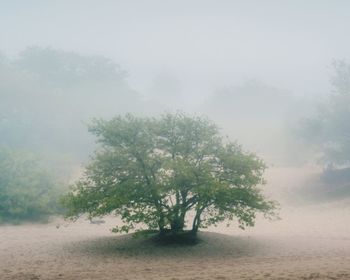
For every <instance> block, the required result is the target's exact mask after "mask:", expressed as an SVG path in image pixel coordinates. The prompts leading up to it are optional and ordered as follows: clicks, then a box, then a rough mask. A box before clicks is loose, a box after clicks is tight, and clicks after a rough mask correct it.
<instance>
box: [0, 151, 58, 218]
mask: <svg viewBox="0 0 350 280" xmlns="http://www.w3.org/2000/svg"><path fill="white" fill-rule="evenodd" d="M61 193H62V192H60V191H59V188H58V184H56V183H55V179H54V177H53V176H51V175H50V174H49V172H48V171H46V170H45V168H44V166H43V165H42V163H41V162H40V161H39V160H38V158H37V157H35V156H34V155H33V154H31V153H27V152H19V151H13V150H10V149H5V148H1V149H0V223H2V222H5V223H6V222H10V223H19V222H21V221H46V220H47V219H48V217H49V216H50V215H52V214H58V213H62V212H60V211H61V210H62V209H61V208H62V207H60V206H59V204H58V198H59V196H60V195H61Z"/></svg>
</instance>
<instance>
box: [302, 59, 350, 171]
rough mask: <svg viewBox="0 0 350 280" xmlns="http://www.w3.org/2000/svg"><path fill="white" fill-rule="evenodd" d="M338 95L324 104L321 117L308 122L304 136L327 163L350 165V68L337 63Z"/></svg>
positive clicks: (334, 79) (333, 95)
mask: <svg viewBox="0 0 350 280" xmlns="http://www.w3.org/2000/svg"><path fill="white" fill-rule="evenodd" d="M334 70H335V74H334V76H333V86H334V92H333V94H332V95H331V96H330V97H329V98H328V100H327V102H324V103H322V104H320V106H319V108H318V111H317V115H316V116H314V117H313V118H309V119H304V120H303V121H302V125H301V128H300V134H301V135H302V137H303V139H304V140H306V142H307V143H308V144H311V145H312V146H313V147H314V149H315V150H316V151H317V152H319V153H320V154H321V161H322V162H323V163H326V164H331V165H332V164H338V165H343V164H349V163H350V126H349V120H350V65H348V64H347V63H345V62H344V61H336V62H335V63H334Z"/></svg>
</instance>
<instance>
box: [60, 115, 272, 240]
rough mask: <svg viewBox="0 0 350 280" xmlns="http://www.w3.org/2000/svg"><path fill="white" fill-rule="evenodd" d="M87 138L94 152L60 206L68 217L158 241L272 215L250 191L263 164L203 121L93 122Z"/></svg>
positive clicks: (176, 118)
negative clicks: (114, 219) (111, 218)
mask: <svg viewBox="0 0 350 280" xmlns="http://www.w3.org/2000/svg"><path fill="white" fill-rule="evenodd" d="M90 131H91V132H92V133H94V134H95V135H96V136H97V137H98V141H99V142H100V143H101V147H100V148H99V149H98V150H97V151H96V154H95V156H94V158H93V160H92V162H91V163H90V165H89V166H88V167H87V168H86V172H85V176H84V178H83V179H81V180H80V181H78V182H77V183H76V185H75V186H74V187H73V190H72V191H71V192H70V193H69V194H67V195H66V196H65V197H64V199H63V203H64V205H65V206H66V207H67V208H68V213H67V216H68V217H72V218H76V217H79V215H81V214H82V213H88V215H89V217H94V216H103V215H106V214H111V213H113V214H116V215H118V216H120V217H121V219H122V221H123V222H124V225H123V226H121V227H117V228H116V231H119V232H128V231H129V230H130V229H135V228H136V226H137V225H138V224H141V225H146V226H147V228H148V229H156V230H159V232H160V233H161V234H164V233H166V232H171V233H173V234H177V233H181V232H183V231H184V229H185V228H188V227H190V228H191V233H193V234H196V233H197V231H198V229H199V228H201V227H207V226H210V225H215V224H217V223H218V222H221V221H224V220H229V221H232V220H233V219H234V218H237V219H238V222H239V224H240V226H241V227H242V228H244V227H245V226H252V225H254V219H255V216H256V213H257V212H262V213H263V214H265V215H272V214H273V210H274V206H275V205H274V203H273V202H272V201H268V200H266V199H265V198H264V196H263V195H262V193H261V191H260V189H259V188H258V187H257V185H259V184H263V183H264V180H263V178H262V175H263V172H264V169H265V165H264V163H263V162H262V160H260V159H259V158H258V157H257V156H255V155H254V154H252V153H246V152H244V151H243V150H242V149H241V147H240V146H239V145H237V144H235V143H232V142H229V141H226V140H224V139H223V138H222V137H221V136H220V134H219V130H218V128H217V126H216V125H215V124H213V123H211V122H210V121H208V120H207V119H205V118H197V117H195V118H192V117H188V116H185V115H183V114H175V115H171V114H168V115H164V116H162V117H161V118H137V117H134V116H132V115H126V116H125V117H116V118H114V119H112V120H110V121H104V120H96V121H95V122H94V123H93V124H92V125H91V127H90Z"/></svg>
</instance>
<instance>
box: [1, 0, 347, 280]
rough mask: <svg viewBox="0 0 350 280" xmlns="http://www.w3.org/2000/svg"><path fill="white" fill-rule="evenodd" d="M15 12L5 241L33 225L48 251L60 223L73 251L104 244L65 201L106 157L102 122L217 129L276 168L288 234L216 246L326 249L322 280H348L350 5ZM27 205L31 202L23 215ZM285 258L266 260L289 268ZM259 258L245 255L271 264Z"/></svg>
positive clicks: (6, 35)
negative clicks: (179, 120) (191, 121)
mask: <svg viewBox="0 0 350 280" xmlns="http://www.w3.org/2000/svg"><path fill="white" fill-rule="evenodd" d="M0 7H1V8H0V23H1V24H0V42H1V44H0V169H1V170H3V172H2V173H3V174H2V175H1V174H0V231H1V230H3V233H4V234H2V236H5V237H6V236H7V237H6V238H9V236H10V235H11V234H13V231H15V229H13V228H12V227H14V225H13V224H22V222H24V223H27V222H29V223H33V224H29V225H27V224H25V225H21V226H23V227H24V228H23V230H24V231H25V230H28V228H29V229H30V230H31V231H33V234H34V235H35V234H36V231H37V230H39V229H38V228H37V226H38V225H37V224H36V223H37V220H39V221H40V222H44V223H48V224H46V225H40V226H39V227H42V228H40V229H43V230H44V229H46V230H49V231H50V230H51V231H52V229H50V226H52V225H54V226H55V227H57V229H60V230H62V231H64V236H65V238H66V239H67V242H71V240H73V239H74V242H76V240H77V239H79V238H83V239H86V238H88V237H87V233H86V232H87V231H89V230H88V228H89V226H91V225H90V224H89V222H81V224H74V225H73V226H71V230H69V229H62V228H63V227H65V225H66V222H65V221H63V220H62V215H64V213H65V210H64V209H63V208H62V206H60V204H59V202H58V201H59V197H60V196H62V194H64V193H66V192H67V191H68V190H69V188H70V187H71V186H72V184H74V182H75V181H76V180H79V178H81V177H82V176H84V174H85V173H84V168H85V166H86V165H87V164H88V163H89V161H90V160H91V158H92V157H93V156H94V155H95V154H96V153H97V152H98V151H99V149H100V147H99V146H98V145H99V144H98V143H97V137H96V136H94V135H93V134H92V133H91V131H90V132H89V127H90V130H91V124H92V123H93V121H94V120H96V119H103V120H110V119H112V118H113V117H116V116H125V115H126V114H132V115H134V116H136V117H140V118H144V117H155V118H158V117H160V116H162V115H164V114H167V113H170V114H176V113H180V114H185V115H188V116H191V117H203V118H205V119H209V120H211V121H212V122H213V123H215V124H217V125H218V126H219V127H220V133H221V135H224V136H227V138H228V139H230V140H232V141H236V143H238V144H239V145H241V146H242V149H243V150H244V151H246V152H247V153H254V154H256V155H257V156H259V157H260V158H262V160H263V161H264V162H265V164H266V167H267V168H266V173H265V179H266V184H265V185H264V186H262V189H263V191H262V193H263V195H266V196H268V197H271V198H273V199H274V200H276V201H278V203H279V213H280V214H279V218H280V219H277V220H275V221H273V222H271V221H264V220H263V219H262V217H260V216H258V217H257V222H256V225H255V227H252V228H250V229H247V230H246V231H239V230H237V229H234V230H233V231H232V230H231V231H230V230H229V229H227V228H226V227H225V226H224V224H223V225H220V226H219V227H218V228H215V227H209V228H208V229H205V231H206V232H208V231H209V232H220V233H223V234H228V235H230V236H232V235H234V236H239V237H242V238H245V237H249V238H257V240H258V242H262V243H264V242H265V241H266V240H268V241H266V242H267V244H268V245H266V246H267V247H269V246H270V245H271V244H272V243H274V241H275V240H279V241H276V242H277V243H278V242H281V244H282V243H283V242H284V241H285V240H289V239H290V238H291V236H294V237H295V236H299V237H300V236H301V237H302V238H306V239H305V240H309V239H310V240H311V239H313V238H315V237H317V238H323V239H325V240H326V241H325V243H326V244H328V245H325V246H326V247H327V248H326V247H322V246H321V245H319V244H318V243H317V244H316V243H315V244H314V243H312V244H313V245H312V246H311V245H310V246H311V247H312V248H311V247H310V248H309V247H307V248H309V249H310V250H311V251H312V250H316V251H317V249H315V248H316V247H317V246H321V247H322V249H320V251H317V256H316V257H314V258H315V259H316V261H315V263H313V265H314V266H313V269H314V270H313V272H315V271H316V272H319V270H320V271H321V274H320V275H319V277H325V275H326V274H325V273H326V272H324V273H323V271H322V267H321V266H319V263H320V262H317V260H318V259H317V258H318V257H319V255H320V254H321V255H322V254H323V253H324V252H326V253H325V254H326V255H327V254H328V253H329V252H331V253H329V254H330V256H331V257H330V258H331V260H332V261H334V267H333V266H332V269H333V270H332V269H331V270H332V271H331V272H329V273H331V274H332V273H333V271H335V270H336V269H335V267H337V266H336V265H335V264H336V260H335V259H336V258H337V257H338V255H337V254H336V253H334V252H335V251H337V250H338V251H339V250H340V249H339V248H340V247H341V246H342V244H340V243H341V242H340V241H339V240H343V239H348V234H349V232H350V231H349V228H348V227H347V226H346V224H347V220H348V218H349V216H350V209H349V207H348V202H349V201H350V175H349V174H350V165H349V164H350V157H349V152H350V141H349V139H350V138H349V135H350V134H349V133H350V130H349V126H348V119H349V117H350V109H349V108H350V107H349V104H350V63H349V61H350V52H349V49H350V39H349V38H348V36H347V31H348V30H347V29H348V28H347V27H348V26H350V18H349V16H348V11H349V9H350V2H348V1H342V0H338V1H317V0H309V1H301V0H300V1H299V0H296V1H283V2H282V1H277V0H268V1H257V0H256V1H238V0H237V1H226V0H223V1H219V2H217V1H216V2H215V1H197V0H193V1H160V0H150V1H119V0H118V1H110V0H105V1H94V0H88V1H86V0H85V1H83V0H75V1H67V0H61V1H43V0H38V1H19V0H14V1H2V2H1V3H0ZM96 151H97V152H96ZM0 172H1V171H0ZM35 176H39V177H41V178H45V179H43V180H38V179H37V178H34V177H35ZM11 178H16V180H17V179H18V180H17V181H13V182H12V181H11V180H12V179H11ZM9 182H10V183H9ZM30 182H33V183H30ZM22 185H23V186H24V189H25V191H23V190H22V189H21V188H20V186H22ZM8 190H13V191H12V192H11V191H10V192H8ZM22 192H23V193H24V196H23V198H21V200H20V201H17V202H13V201H12V200H11V199H8V197H10V196H11V195H13V196H15V195H18V194H19V193H22ZM9 201H10V202H9ZM11 201H12V202H11ZM16 203H17V204H18V205H17V204H16ZM6 207H8V208H10V210H8V211H7V210H6V211H7V212H6V211H5V210H3V209H5V208H6ZM33 209H34V210H33ZM37 209H39V210H37ZM38 211H39V212H40V211H42V212H40V213H39V212H38ZM332 217H336V218H335V219H333V218H332ZM37 218H38V219H37ZM105 221H106V223H105V224H104V225H102V226H101V227H100V228H98V229H97V230H96V229H95V231H94V230H92V231H94V234H95V235H94V236H95V237H96V238H97V237H98V238H104V237H105V235H104V234H105V233H103V231H102V230H101V228H102V227H103V229H110V228H111V226H112V224H113V223H114V222H115V221H117V222H116V223H119V222H120V221H119V220H118V219H117V220H113V218H112V217H107V218H106V219H105ZM21 226H18V228H20V227H21ZM26 226H28V228H25V227H26ZM68 228H69V227H68ZM107 233H108V232H107ZM51 234H53V235H57V233H51ZM58 235H59V234H58ZM58 235H57V236H58ZM73 236H74V237H73ZM5 237H4V238H5ZM78 237H79V238H78ZM0 238H2V237H0ZM20 238H21V237H20V233H19V237H18V239H20ZM211 238H214V239H215V236H214V237H209V239H208V240H211V241H213V240H214V239H213V240H212V239H211ZM264 238H267V239H264ZM308 238H309V239H308ZM332 238H333V239H337V240H338V241H339V242H340V243H339V244H336V246H338V247H332V246H333V245H332V244H333V243H332V242H333V241H330V239H332ZM333 239H332V240H333ZM62 240H63V239H62ZM69 240H70V241H69ZM264 240H265V241H264ZM305 240H304V239H303V241H302V242H301V241H300V240H298V241H296V243H295V244H294V243H292V245H290V246H291V247H293V246H294V245H295V246H299V247H298V250H297V252H294V251H293V250H292V249H291V248H290V247H288V255H287V256H286V259H288V258H289V257H291V256H293V254H296V255H297V256H299V255H300V256H301V258H303V255H305V252H304V251H302V250H301V249H300V247H302V246H304V245H300V244H301V243H303V242H304V241H305ZM0 241H1V240H0ZM45 242H46V241H45ZM47 242H48V243H50V241H49V239H48V240H47ZM60 242H63V241H60ZM64 242H66V241H64ZM64 242H63V243H64ZM72 242H73V241H72ZM84 242H85V241H84ZM103 242H105V241H103ZM118 242H119V241H118ZM123 242H124V241H123ZM127 242H131V241H127ZM225 242H226V241H225ZM235 242H236V241H235ZM237 242H238V243H239V242H240V240H238V241H237ZM244 242H245V241H244ZM288 242H289V241H288ZM298 242H299V243H298ZM305 242H306V243H307V241H305ZM315 242H316V241H315ZM327 242H328V243H327ZM344 242H345V241H344ZM34 243H35V242H34V241H33V244H34ZM63 243H62V244H63ZM107 243H108V242H107ZM321 243H322V242H321ZM345 243H346V242H345ZM35 244H36V243H35ZM64 244H66V243H64ZM67 244H68V243H67ZM103 244H105V243H103ZM108 244H109V243H108ZM127 244H129V243H127ZM230 244H231V243H230ZM239 244H240V243H239ZM244 244H245V243H244ZM249 244H250V243H249ZM281 244H279V245H278V246H281V248H283V245H281ZM288 244H289V243H288ZM293 244H294V245H293ZM303 244H304V243H303ZM22 245H23V244H20V245H18V244H17V245H16V244H15V243H14V244H13V248H17V247H16V246H22ZM236 245H237V244H236ZM236 245H235V246H236ZM253 245H254V244H253ZM253 245H252V246H253ZM11 246H12V245H11ZM33 246H34V245H33ZM35 246H38V244H36V245H35ZM67 246H68V245H67ZM79 246H81V244H80V245H79ZM94 246H97V247H98V246H99V245H98V244H95V245H94ZM103 246H105V245H103ZM130 246H134V245H130ZM232 246H233V245H232ZM239 246H241V245H239ZM239 246H238V247H239ZM242 246H243V245H242ZM247 246H248V245H247ZM250 246H251V244H250V245H249V246H248V247H249V248H250ZM271 246H272V245H271ZM271 246H270V247H271ZM276 246H277V245H275V244H274V245H273V246H272V247H273V250H272V251H268V252H267V251H266V252H265V251H264V252H265V253H266V256H268V257H275V256H276V254H275V251H274V250H278V248H279V247H278V246H277V247H276ZM288 246H289V245H288ZM313 246H314V247H313ZM334 246H335V245H334ZM344 246H345V247H346V246H348V245H347V244H345V245H344ZM136 247H137V246H136ZM248 247H244V246H243V247H242V248H241V247H239V248H240V249H241V250H242V252H245V253H247V254H248V255H249V254H253V255H254V254H255V253H257V252H256V251H252V252H251V251H249V250H250V249H249V250H248V249H247V248H248ZM270 247H269V248H270ZM79 248H80V247H79ZM126 248H129V247H126ZM205 248H206V247H205ZM346 248H347V247H346ZM349 248H350V246H349ZM0 249H1V242H0ZM95 249H96V248H95ZM100 249H101V248H100ZM129 249H130V250H131V252H134V251H133V250H136V249H135V248H134V247H132V248H131V247H130V248H129ZM202 249H203V248H202ZM207 249H208V248H207ZM207 249H205V250H207ZM211 249H212V248H209V249H208V250H211ZM216 249H217V248H216ZM216 249H215V250H216ZM270 249H271V248H270ZM8 250H11V248H10V249H8ZM101 250H102V249H101ZM145 250H146V249H145ZM147 250H148V249H147ZM203 250H204V249H203ZM215 250H214V251H215ZM217 250H218V252H219V251H220V250H219V249H217ZM245 250H248V251H249V252H248V251H247V252H246V251H245ZM281 250H282V249H281ZM327 250H328V251H327ZM39 251H40V250H39ZM338 251H337V252H338ZM157 252H158V251H157ZM162 252H163V251H162ZM162 252H161V253H159V254H163V253H162ZM215 252H216V251H215ZM259 252H260V251H259ZM342 252H343V254H344V255H345V256H346V258H350V250H345V249H344V251H342ZM245 253H244V254H245ZM38 254H39V253H38ZM42 254H43V255H45V254H48V253H47V252H44V251H42ZM62 254H63V253H62ZM135 254H136V255H137V253H135ZM142 254H143V253H142ZM53 255H54V254H53ZM262 255H264V254H262ZM333 255H334V256H335V257H334V258H332V257H333ZM28 256H29V255H28ZM38 256H39V255H38ZM191 256H192V255H191ZM191 256H190V257H191ZM195 256H197V255H195ZM35 257H37V256H35ZM71 257H72V256H71ZM123 257H124V256H123ZM152 257H154V256H153V255H152ZM236 257H237V256H236ZM238 257H242V256H238ZM243 257H246V255H244V256H243ZM1 258H3V259H4V260H5V259H7V256H5V255H4V254H3V255H1V253H0V261H1ZM28 258H29V257H28ZM38 258H40V256H39V257H38ZM72 260H74V258H73V257H72ZM332 261H331V262H332ZM0 263H1V262H0ZM6 263H7V265H9V266H10V265H11V264H10V263H9V261H7V262H6ZM316 263H317V265H316ZM252 265H253V266H254V263H253V264H252ZM286 266H288V264H286ZM299 268H300V267H299ZM70 269H71V270H72V271H73V270H74V268H70ZM106 269H110V268H106ZM341 269H343V270H344V271H345V270H346V273H348V272H349V274H347V275H350V271H348V269H349V268H348V267H347V266H345V265H344V266H341ZM44 270H45V269H44ZM44 270H43V271H44ZM296 271H297V272H298V273H299V274H298V275H297V276H298V277H299V276H300V277H301V276H305V275H308V274H305V273H304V272H300V271H304V270H303V269H300V270H298V269H297V270H296ZM11 273H12V272H11ZM11 273H8V275H6V276H7V277H11V275H12V276H13V275H15V274H11ZM45 273H46V272H45ZM45 273H44V272H43V275H44V274H45ZM50 273H51V272H49V273H48V275H51V274H50ZM52 273H53V272H52ZM55 273H56V272H55ZM67 273H69V272H67ZM210 273H211V272H210ZM210 273H209V274H208V275H214V274H215V273H214V274H210ZM291 273H292V272H291ZM303 273H304V274H303ZM310 273H311V272H310ZM322 273H323V274H322ZM327 273H328V272H327ZM9 275H10V276H9ZM16 275H17V274H16ZM128 275H129V274H128ZM130 275H131V276H132V274H130ZM225 275H226V274H225ZM247 275H248V276H249V273H248V274H247ZM274 275H275V276H276V277H277V276H280V271H277V272H276V274H274ZM293 275H294V274H293ZM327 275H328V274H327ZM332 275H333V274H332ZM344 275H345V274H344ZM0 276H1V272H0ZM17 276H18V275H17ZM17 276H16V277H17ZM90 276H91V275H90ZM141 276H142V275H141ZM141 276H140V275H138V276H137V277H141ZM248 276H247V277H248ZM260 276H261V275H260ZM294 276H295V275H294ZM294 276H293V277H294ZM18 277H19V276H18ZM18 277H17V278H13V279H20V278H18ZM137 277H136V278H137ZM181 277H182V276H181ZM181 277H180V278H179V279H183V278H181ZM208 277H209V276H208ZM264 277H265V276H264ZM295 277H296V276H295ZM305 277H306V276H305ZM307 277H308V276H307ZM310 277H311V276H310ZM327 277H328V276H327ZM337 277H338V278H334V279H346V276H344V277H345V278H341V277H342V276H341V277H340V276H337ZM0 278H1V277H0ZM136 278H135V279H136ZM265 278H266V277H265ZM5 279H10V278H5ZM24 279H27V278H24ZM28 279H29V278H28ZM67 279H69V278H67ZM96 279H98V278H96ZM140 279H141V278H140ZM208 279H209V278H208ZM222 279H225V278H222ZM286 279H294V278H286ZM305 279H322V278H305Z"/></svg>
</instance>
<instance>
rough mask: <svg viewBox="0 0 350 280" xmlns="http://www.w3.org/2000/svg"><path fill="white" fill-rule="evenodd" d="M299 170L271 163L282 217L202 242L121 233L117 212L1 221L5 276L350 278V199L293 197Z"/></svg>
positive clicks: (21, 279) (20, 279)
mask: <svg viewBox="0 0 350 280" xmlns="http://www.w3.org/2000/svg"><path fill="white" fill-rule="evenodd" d="M300 172H304V171H298V170H277V171H276V170H272V171H271V173H272V174H270V175H271V178H274V181H270V184H269V185H268V186H267V192H268V193H271V194H272V195H273V196H274V197H276V198H277V199H279V198H280V199H279V200H280V201H281V206H282V210H281V218H282V219H281V220H278V221H274V222H269V221H265V220H263V219H260V218H259V219H258V220H257V223H256V226H255V227H254V228H251V229H247V230H246V231H241V230H239V229H237V228H236V227H232V228H226V227H224V226H219V227H217V228H211V229H209V230H210V231H207V232H202V233H200V238H201V239H202V242H200V243H199V244H197V245H195V246H175V245H171V246H166V247H161V246H155V245H154V244H153V243H151V242H149V240H145V239H136V240H135V239H133V238H132V237H131V236H130V235H116V234H114V233H111V231H110V229H111V228H112V227H113V225H114V223H115V222H116V220H115V219H106V223H105V224H101V225H96V224H90V223H89V222H87V221H78V222H77V223H74V224H70V225H69V226H66V224H65V223H64V222H62V221H61V222H60V221H56V222H54V223H51V224H48V225H29V224H28V225H20V226H1V227H0V279H1V280H2V279H4V280H10V279H11V280H12V279H14V280H38V279H40V280H41V279H48V280H51V279H68V280H73V279H74V280H75V279H91V280H92V279H96V280H100V279H101V280H102V279H106V280H107V279H108V280H109V279H123V280H126V279H172V280H176V279H178V280H179V279H350V227H349V219H350V210H349V207H348V205H349V204H348V202H347V200H343V201H337V202H334V201H333V202H331V203H322V204H310V205H308V204H302V205H298V206H296V205H293V204H290V203H288V200H285V199H284V197H285V196H286V195H285V194H287V196H289V194H290V192H293V185H294V184H297V185H298V184H301V183H302V179H303V178H304V179H305V180H306V179H307V176H306V175H305V176H304V177H303V175H302V173H300ZM305 174H310V173H307V172H305ZM308 176H309V175H308ZM296 178H298V180H296ZM58 225H59V226H58Z"/></svg>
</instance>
